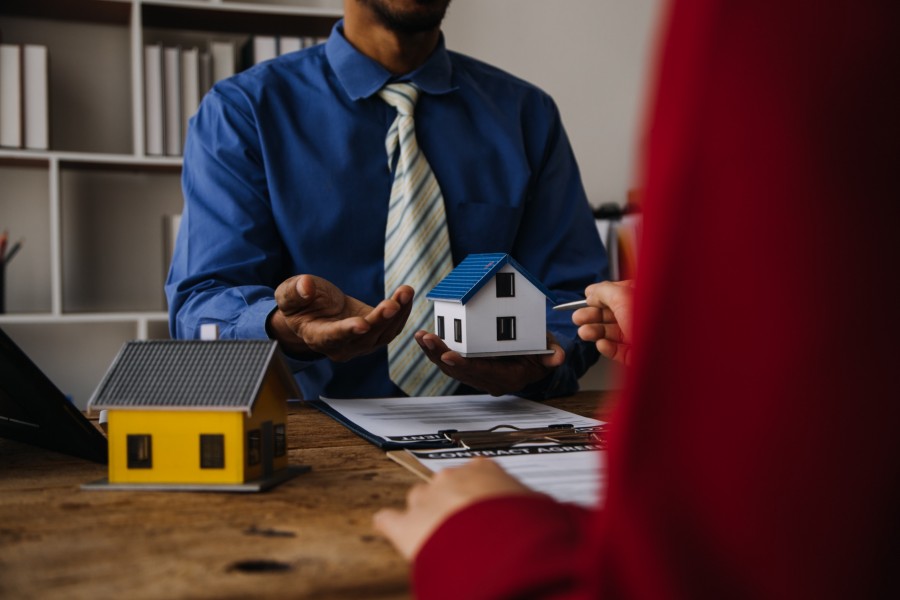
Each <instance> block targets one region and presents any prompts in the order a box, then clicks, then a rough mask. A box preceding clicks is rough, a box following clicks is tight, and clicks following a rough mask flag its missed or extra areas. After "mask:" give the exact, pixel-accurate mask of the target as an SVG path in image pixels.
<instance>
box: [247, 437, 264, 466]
mask: <svg viewBox="0 0 900 600" xmlns="http://www.w3.org/2000/svg"><path fill="white" fill-rule="evenodd" d="M260 462H262V434H261V433H260V431H259V429H253V430H252V431H248V432H247V464H248V465H258V464H259V463H260Z"/></svg>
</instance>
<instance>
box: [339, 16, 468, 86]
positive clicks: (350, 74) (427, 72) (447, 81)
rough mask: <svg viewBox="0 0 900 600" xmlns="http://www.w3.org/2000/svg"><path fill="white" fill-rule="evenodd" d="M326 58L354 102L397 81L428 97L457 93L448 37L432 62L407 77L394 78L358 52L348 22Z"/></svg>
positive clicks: (433, 54)
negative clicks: (349, 38)
mask: <svg viewBox="0 0 900 600" xmlns="http://www.w3.org/2000/svg"><path fill="white" fill-rule="evenodd" d="M325 55H326V56H327V57H328V62H329V63H330V64H331V68H332V69H334V72H335V73H336V74H337V77H338V80H339V81H340V82H341V85H342V86H344V90H345V91H346V92H347V95H348V96H350V98H351V99H352V100H359V99H360V98H368V97H370V96H372V95H374V94H375V93H377V92H378V90H380V89H381V88H383V87H384V86H385V84H387V83H390V82H394V81H405V82H411V83H414V84H415V85H416V86H417V87H418V88H419V89H421V90H422V91H423V92H426V93H428V94H446V93H448V92H452V91H454V90H455V89H457V86H456V85H454V83H453V66H452V65H451V63H450V55H449V53H448V52H447V48H446V47H445V46H444V34H441V37H440V40H438V45H437V47H436V48H435V49H434V52H432V53H431V56H429V57H428V60H426V61H425V63H424V64H423V65H422V66H420V67H419V68H418V69H416V70H415V71H413V72H411V73H407V74H406V75H400V76H397V77H395V76H393V75H392V74H391V73H390V71H388V70H387V69H385V68H384V67H382V66H381V65H380V64H378V63H377V62H375V61H374V60H372V59H371V58H369V57H368V56H366V55H365V54H363V53H361V52H360V51H358V50H357V49H356V48H354V47H353V45H352V44H350V42H348V41H347V38H346V37H344V20H343V19H341V20H340V21H338V22H337V23H335V25H334V28H333V29H332V30H331V36H330V37H329V38H328V41H327V42H326V44H325Z"/></svg>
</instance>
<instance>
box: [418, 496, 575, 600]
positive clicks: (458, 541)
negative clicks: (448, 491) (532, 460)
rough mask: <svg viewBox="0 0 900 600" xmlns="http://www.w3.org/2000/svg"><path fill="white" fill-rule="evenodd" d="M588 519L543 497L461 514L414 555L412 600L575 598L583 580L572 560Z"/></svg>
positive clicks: (490, 503) (496, 502)
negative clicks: (420, 599)
mask: <svg viewBox="0 0 900 600" xmlns="http://www.w3.org/2000/svg"><path fill="white" fill-rule="evenodd" d="M590 517H591V513H590V511H588V510H586V509H583V508H580V507H577V506H575V505H570V504H560V503H558V502H555V501H553V500H552V499H551V498H549V497H548V496H544V495H533V496H509V497H500V498H492V499H488V500H485V501H482V502H479V503H477V504H475V505H473V506H470V507H467V508H465V509H463V510H462V511H460V512H458V513H456V514H454V515H452V516H451V517H450V518H449V519H448V520H447V521H445V522H444V523H443V524H442V525H441V526H440V527H439V528H438V530H437V531H436V532H435V533H434V534H433V535H432V536H431V538H429V540H428V541H427V542H426V544H425V545H424V546H423V547H422V549H421V550H420V552H419V554H418V556H417V557H416V562H415V565H414V575H413V590H414V592H415V596H416V597H417V598H429V599H434V600H441V599H444V598H446V599H448V600H450V599H452V600H459V599H460V598H466V599H467V600H478V599H480V598H484V599H489V598H538V597H539V598H546V599H548V600H563V599H568V598H575V597H577V596H576V595H574V594H575V593H576V591H577V590H578V589H579V588H583V587H584V585H583V583H582V582H580V578H582V577H584V573H583V571H582V570H581V569H580V568H579V567H578V564H577V561H576V560H573V558H574V557H575V556H576V555H577V554H576V553H577V549H578V548H579V546H580V545H581V544H582V543H584V542H585V541H586V538H585V535H586V533H587V531H588V523H589V520H590ZM522 565H528V568H527V569H523V568H522ZM511 575H513V576H511Z"/></svg>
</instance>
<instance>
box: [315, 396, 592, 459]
mask: <svg viewBox="0 0 900 600" xmlns="http://www.w3.org/2000/svg"><path fill="white" fill-rule="evenodd" d="M308 402H309V403H310V404H311V405H312V406H314V407H316V408H317V409H319V410H321V411H322V412H324V413H325V414H327V415H329V416H330V417H332V418H333V419H335V420H336V421H338V422H339V423H341V424H342V425H344V426H345V427H347V428H348V429H350V430H351V431H353V432H354V433H356V434H357V435H359V436H360V437H362V438H363V439H365V440H367V441H369V442H370V443H372V444H375V445H376V446H378V447H379V448H381V449H383V450H400V449H406V448H409V449H431V448H453V447H460V445H461V444H464V445H472V444H475V445H478V446H479V447H487V446H502V445H509V444H513V443H522V442H523V440H530V441H532V442H535V443H560V442H561V443H566V442H571V443H587V442H588V441H589V440H586V439H584V434H585V431H586V430H591V429H592V428H596V427H598V426H601V425H603V423H602V422H601V421H598V420H597V419H591V418H589V417H582V416H579V415H576V414H574V413H571V412H568V411H565V410H562V409H559V408H555V407H552V406H548V405H546V404H542V403H540V402H535V401H533V400H526V399H524V398H519V397H517V396H490V395H468V396H436V397H413V398H360V399H336V398H326V397H322V398H320V399H319V400H313V401H308ZM564 434H565V435H567V436H570V437H568V438H567V439H563V438H560V436H563V435H564ZM554 436H556V437H557V438H559V440H558V441H555V440H554V439H553V437H554ZM595 442H596V440H595ZM485 445H486V446H485Z"/></svg>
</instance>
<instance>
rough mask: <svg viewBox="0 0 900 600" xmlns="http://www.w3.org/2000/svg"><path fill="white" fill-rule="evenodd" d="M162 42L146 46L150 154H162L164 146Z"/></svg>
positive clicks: (146, 118) (146, 116) (146, 129)
mask: <svg viewBox="0 0 900 600" xmlns="http://www.w3.org/2000/svg"><path fill="white" fill-rule="evenodd" d="M162 52H163V49H162V44H151V45H147V46H145V47H144V137H145V150H146V152H147V154H148V155H150V156H162V155H163V154H164V153H165V146H164V141H163V140H164V138H165V135H164V133H163V131H164V127H165V125H164V123H163V120H164V117H163V110H164V109H163V106H164V100H163V89H164V88H163V54H162Z"/></svg>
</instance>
